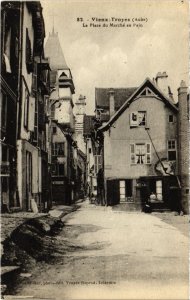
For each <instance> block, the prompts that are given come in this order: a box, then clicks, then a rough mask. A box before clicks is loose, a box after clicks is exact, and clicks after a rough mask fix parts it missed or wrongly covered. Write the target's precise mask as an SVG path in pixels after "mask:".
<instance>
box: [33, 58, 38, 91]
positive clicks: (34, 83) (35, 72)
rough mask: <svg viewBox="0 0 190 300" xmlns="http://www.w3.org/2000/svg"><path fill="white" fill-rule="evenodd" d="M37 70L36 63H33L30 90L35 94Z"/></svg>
mask: <svg viewBox="0 0 190 300" xmlns="http://www.w3.org/2000/svg"><path fill="white" fill-rule="evenodd" d="M37 69H38V65H37V63H36V62H34V70H33V73H32V90H33V92H34V93H35V92H37Z"/></svg>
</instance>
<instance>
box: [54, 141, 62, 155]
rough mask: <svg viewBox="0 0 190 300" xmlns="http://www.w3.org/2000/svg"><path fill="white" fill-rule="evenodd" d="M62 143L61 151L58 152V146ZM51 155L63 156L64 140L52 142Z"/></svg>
mask: <svg viewBox="0 0 190 300" xmlns="http://www.w3.org/2000/svg"><path fill="white" fill-rule="evenodd" d="M60 145H62V147H61V148H62V150H63V153H61V154H60V153H59V147H58V146H60ZM52 156H65V142H55V143H52Z"/></svg>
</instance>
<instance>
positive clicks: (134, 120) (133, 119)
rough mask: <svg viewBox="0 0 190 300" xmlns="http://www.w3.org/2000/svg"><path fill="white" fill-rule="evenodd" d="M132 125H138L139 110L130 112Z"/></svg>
mask: <svg viewBox="0 0 190 300" xmlns="http://www.w3.org/2000/svg"><path fill="white" fill-rule="evenodd" d="M130 126H131V127H137V126H138V112H137V111H134V112H131V113H130Z"/></svg>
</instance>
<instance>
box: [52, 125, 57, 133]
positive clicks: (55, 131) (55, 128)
mask: <svg viewBox="0 0 190 300" xmlns="http://www.w3.org/2000/svg"><path fill="white" fill-rule="evenodd" d="M56 133H57V127H56V126H53V134H56Z"/></svg>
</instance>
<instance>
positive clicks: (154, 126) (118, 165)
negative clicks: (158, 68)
mask: <svg viewBox="0 0 190 300" xmlns="http://www.w3.org/2000/svg"><path fill="white" fill-rule="evenodd" d="M166 79H167V74H166V73H165V72H164V73H158V75H157V77H156V81H152V80H150V79H148V78H147V79H146V80H145V81H144V82H143V84H142V85H141V86H140V87H139V88H136V89H135V90H134V92H133V93H132V94H131V95H129V94H128V93H127V94H126V98H125V99H126V100H125V101H124V102H123V104H122V105H121V107H120V108H119V109H117V107H116V110H115V105H114V104H115V103H117V102H120V103H122V99H119V98H118V95H121V94H123V89H122V90H121V91H120V92H119V91H118V89H116V91H115V89H107V91H106V92H105V91H103V92H104V95H105V96H106V97H107V100H106V101H107V102H108V103H110V108H109V118H108V119H109V120H108V121H107V122H102V123H103V124H102V126H101V127H99V128H98V133H99V135H102V140H103V160H102V162H103V163H102V168H103V172H104V189H105V201H106V204H107V205H118V204H120V205H122V206H124V207H125V209H127V210H139V209H142V206H143V205H144V203H145V201H146V200H147V199H148V197H149V195H150V194H151V192H153V193H154V194H156V198H157V206H158V207H159V208H167V207H169V208H171V209H175V210H180V209H181V207H180V202H179V200H180V188H181V183H180V179H179V174H180V171H179V159H178V133H179V132H178V115H179V114H178V107H177V105H176V104H175V103H174V102H173V97H172V94H171V91H170V88H169V89H163V87H165V86H167V82H166ZM161 88H162V90H161ZM129 90H130V91H132V89H129ZM163 90H164V92H163ZM126 91H127V90H126ZM96 95H98V96H97V97H98V98H97V99H96V103H99V104H98V105H99V107H98V109H99V110H100V109H101V102H103V104H104V103H105V102H106V101H105V98H104V97H103V98H101V97H100V95H102V91H101V89H100V90H98V89H97V90H96ZM186 96H187V95H186ZM179 100H180V99H179ZM155 112H156V114H155ZM100 118H101V113H100Z"/></svg>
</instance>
